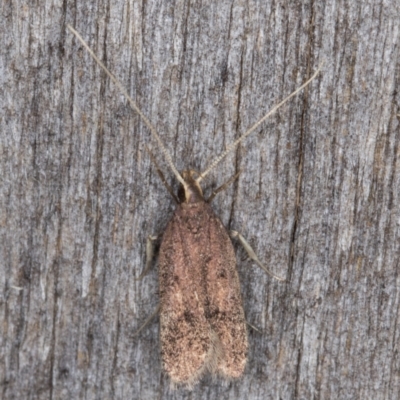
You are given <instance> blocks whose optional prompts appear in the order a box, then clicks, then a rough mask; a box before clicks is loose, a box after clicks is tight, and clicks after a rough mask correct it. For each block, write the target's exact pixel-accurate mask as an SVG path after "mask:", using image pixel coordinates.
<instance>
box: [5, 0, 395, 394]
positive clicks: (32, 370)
mask: <svg viewBox="0 0 400 400" xmlns="http://www.w3.org/2000/svg"><path fill="white" fill-rule="evenodd" d="M75 7H77V8H75ZM0 10H1V17H0V37H1V57H0V80H1V81H0V106H1V108H0V109H1V115H0V124H1V134H0V135H1V136H0V139H1V157H0V166H1V167H0V175H1V185H0V190H1V198H0V200H1V204H0V205H1V209H0V220H1V225H0V229H1V245H0V258H1V271H0V282H1V302H0V315H1V317H0V318H1V338H0V340H1V347H0V381H1V385H2V386H1V395H0V397H2V398H4V399H12V398H16V399H17V398H18V399H28V398H30V399H36V398H38V399H48V398H54V399H77V398H85V399H106V398H115V399H155V398H168V399H195V398H196V399H199V398H201V399H216V398H218V399H234V398H235V399H236V398H237V399H244V398H247V399H267V398H271V399H272V398H273V399H277V398H280V399H310V398H316V399H328V398H340V399H355V398H363V399H394V398H397V396H398V393H399V391H400V358H399V344H398V343H399V335H400V332H399V317H400V295H399V293H400V292H399V286H400V284H399V279H400V278H399V273H398V269H399V253H400V235H399V230H400V199H399V194H400V162H399V155H400V146H399V140H400V132H399V114H400V111H399V103H400V97H399V94H398V93H397V91H396V90H397V88H398V86H399V81H400V66H399V29H400V23H399V21H400V19H399V15H400V13H399V3H398V2H397V1H396V0H393V1H387V2H382V1H363V2H338V1H331V2H326V3H325V2H321V1H316V2H307V1H301V2H300V1H297V2H281V1H278V2H270V1H260V2H231V1H218V2H209V3H208V2H197V1H192V2H161V1H147V2H137V1H133V0H132V1H120V2H101V1H100V2H96V1H90V0H89V1H85V2H78V4H77V3H74V2H72V3H70V2H61V1H57V0H55V1H51V2H50V1H45V0H43V1H41V2H39V5H34V4H30V3H26V4H21V3H20V2H17V1H12V0H10V1H4V2H2V3H1V6H0ZM66 23H70V24H72V25H73V26H75V27H76V29H77V30H78V31H79V32H81V34H82V35H83V36H84V37H85V39H87V40H88V42H89V44H90V45H91V46H92V48H93V49H94V51H95V52H96V53H97V54H98V55H99V56H100V58H101V59H103V60H104V61H105V62H106V64H107V65H108V67H109V68H110V69H111V70H112V71H113V72H114V73H115V74H116V75H117V76H118V77H119V78H120V79H121V81H122V82H123V84H124V85H125V86H126V87H127V89H128V91H129V92H130V93H131V94H132V96H133V98H135V99H136V100H137V102H138V104H139V105H140V107H141V108H142V109H143V111H144V112H145V113H146V115H147V116H148V117H149V118H150V119H151V121H152V122H153V123H154V124H155V125H156V127H157V129H158V131H159V132H160V134H161V136H162V138H163V140H164V141H165V143H166V145H167V147H168V148H169V150H170V151H171V153H172V155H173V158H174V160H175V162H176V164H177V166H178V168H179V169H182V168H186V167H194V168H197V169H200V170H202V169H204V168H206V167H207V165H208V164H209V163H210V161H211V160H212V159H213V157H215V156H216V155H217V154H219V153H220V152H221V151H222V150H223V149H224V146H226V145H227V144H229V143H230V142H232V141H233V140H234V139H235V138H237V137H238V135H240V133H241V132H243V131H244V130H245V129H246V128H248V127H249V126H250V125H251V124H252V123H254V122H255V121H257V119H259V118H260V117H261V116H262V115H263V114H264V113H265V112H266V111H267V110H268V109H269V108H271V107H272V106H273V105H274V104H275V103H276V102H277V101H278V100H279V99H281V98H282V97H284V96H285V95H286V94H288V93H290V92H291V91H292V90H294V89H295V88H296V87H297V86H298V85H299V84H300V83H301V82H302V81H304V80H305V79H306V78H307V76H309V75H310V73H311V72H312V71H313V70H314V69H315V68H316V67H317V65H318V63H319V62H320V61H321V60H322V59H325V60H326V64H325V68H324V71H323V73H322V74H321V76H320V77H319V78H318V79H316V81H314V82H313V83H312V85H311V86H310V87H309V89H308V90H306V91H305V92H303V93H302V94H301V95H299V96H298V97H296V98H295V99H294V100H292V101H291V102H290V104H288V105H286V106H284V107H283V108H282V109H281V110H280V111H279V113H278V114H277V115H276V116H275V117H273V118H271V119H270V120H269V121H268V122H267V123H266V124H265V125H264V126H263V127H262V129H259V130H258V131H257V132H255V133H254V134H253V135H252V136H251V137H250V138H249V139H248V140H247V141H246V143H244V145H243V146H241V147H240V148H239V149H238V150H237V152H235V153H234V154H233V155H231V156H230V157H228V158H227V159H226V160H225V161H224V162H222V163H221V164H220V166H219V167H218V168H217V169H216V171H215V172H214V173H213V174H211V175H210V177H209V179H207V182H206V187H207V188H208V190H211V188H212V187H215V186H217V185H219V184H221V183H222V182H223V181H224V180H226V179H227V178H228V177H230V176H232V175H233V174H234V173H235V172H236V171H238V170H239V169H243V173H242V174H241V176H240V179H239V181H238V182H237V183H236V184H234V185H233V186H232V187H231V188H229V190H227V191H226V192H225V193H222V194H220V195H218V197H217V198H216V199H215V201H214V202H213V204H214V209H215V211H216V212H217V213H218V214H219V215H220V216H221V218H222V220H223V221H224V223H225V224H226V226H228V227H230V228H232V229H237V230H239V231H241V232H242V233H243V234H244V235H245V236H246V237H247V238H248V239H249V240H250V241H251V243H252V245H253V246H254V247H255V249H256V250H257V253H258V255H259V257H260V259H262V260H264V261H265V262H266V264H268V266H269V267H270V268H271V269H272V270H273V271H274V272H275V273H276V274H279V275H283V276H286V277H287V279H288V283H287V284H282V283H279V282H276V281H271V279H270V278H269V277H268V276H266V275H265V274H264V273H263V272H262V271H261V270H260V269H259V268H257V267H255V266H253V264H252V263H251V262H249V260H247V259H246V258H245V257H244V253H243V251H242V250H240V249H238V268H239V272H240V276H241V281H242V291H243V297H244V306H245V311H246V313H247V318H248V320H249V322H250V323H252V324H254V325H256V326H257V327H258V328H259V329H261V330H262V334H259V333H256V332H254V331H250V352H249V362H248V366H247V369H246V373H245V375H244V376H243V378H242V379H241V380H239V381H237V382H231V383H228V384H227V385H226V384H225V385H224V383H223V382H222V380H220V379H216V380H214V381H213V380H212V379H210V378H209V377H208V378H205V379H204V380H202V382H201V383H200V384H199V385H198V386H196V388H195V389H194V391H193V392H192V393H190V392H188V391H186V390H178V391H175V392H173V391H171V390H170V389H169V385H168V380H167V379H166V377H165V376H164V375H163V374H162V371H161V367H160V360H159V353H158V352H159V349H158V339H157V332H158V325H157V323H154V324H152V325H150V326H149V328H148V329H147V330H145V331H144V332H142V333H141V335H140V336H139V337H138V338H136V337H134V332H135V330H136V329H137V328H138V327H139V326H140V324H141V323H142V322H143V321H144V320H145V318H146V317H147V316H148V315H149V314H150V313H151V312H152V311H153V310H154V308H155V307H156V305H157V278H156V271H155V270H154V271H153V272H151V273H150V274H149V275H148V276H147V277H146V278H145V279H144V280H143V281H142V282H137V281H135V277H137V276H138V275H139V274H140V271H141V270H142V268H143V265H144V257H145V256H144V252H145V239H146V236H147V235H149V234H153V233H160V232H162V230H163V228H164V227H165V225H166V223H167V221H168V219H169V218H170V216H171V215H172V211H173V202H172V200H171V198H170V197H169V195H168V193H167V192H166V190H165V188H164V187H163V185H162V184H161V183H160V181H159V178H158V176H157V174H156V172H155V169H154V166H153V165H151V162H150V160H149V156H148V154H147V153H146V151H145V144H149V145H150V146H151V147H152V149H153V151H154V152H155V153H156V154H157V156H158V162H159V163H160V164H161V165H162V166H163V169H164V173H165V174H166V175H167V176H169V177H170V179H171V180H172V174H171V173H170V171H169V169H168V167H167V166H166V164H165V162H164V160H163V159H162V157H161V156H160V153H159V152H157V146H156V144H155V142H154V140H153V139H152V138H151V137H150V135H149V131H148V129H146V127H144V125H143V123H142V122H141V121H140V120H139V118H138V117H137V116H136V115H135V113H134V112H132V111H131V110H130V108H129V107H128V105H127V103H126V101H125V100H124V99H123V98H122V97H121V95H120V94H119V92H118V90H117V89H116V88H115V86H114V85H112V84H111V83H110V81H109V79H108V78H107V77H106V76H105V74H104V73H102V72H101V71H100V70H99V68H98V67H97V66H96V65H95V63H94V62H93V60H91V59H90V57H89V56H88V54H87V53H86V52H85V51H83V50H82V48H81V46H80V45H79V44H78V43H77V41H76V40H75V39H74V38H73V36H72V35H71V34H70V33H69V32H67V31H66V27H65V24H66ZM174 187H176V183H174Z"/></svg>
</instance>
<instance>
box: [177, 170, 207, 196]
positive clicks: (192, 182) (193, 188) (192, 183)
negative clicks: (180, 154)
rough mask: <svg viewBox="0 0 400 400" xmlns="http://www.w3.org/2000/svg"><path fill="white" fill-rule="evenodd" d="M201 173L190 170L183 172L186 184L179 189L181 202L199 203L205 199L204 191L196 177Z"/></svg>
mask: <svg viewBox="0 0 400 400" xmlns="http://www.w3.org/2000/svg"><path fill="white" fill-rule="evenodd" d="M195 175H197V176H198V175H199V174H198V173H197V172H196V171H193V170H192V169H191V170H188V171H183V172H182V178H183V180H184V181H185V183H186V185H185V186H183V185H181V186H180V188H179V190H178V198H179V200H180V202H181V203H199V202H203V201H204V197H203V191H202V190H201V187H200V185H199V183H198V182H197V181H196V179H195V177H194V176H195Z"/></svg>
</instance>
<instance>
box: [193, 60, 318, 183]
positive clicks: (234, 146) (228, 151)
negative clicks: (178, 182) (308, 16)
mask: <svg viewBox="0 0 400 400" xmlns="http://www.w3.org/2000/svg"><path fill="white" fill-rule="evenodd" d="M323 65H324V62H322V63H321V64H320V65H319V67H318V69H317V70H316V71H315V72H314V75H313V76H312V77H311V78H310V79H309V80H308V81H306V82H305V83H303V84H302V85H301V86H300V87H299V88H297V89H296V90H295V91H294V92H293V93H291V94H290V95H289V96H287V97H286V98H285V99H283V100H282V101H281V102H280V103H279V104H277V105H276V106H275V107H274V108H272V109H271V110H270V111H269V112H268V113H267V114H265V115H264V116H263V117H262V118H261V119H260V120H259V121H258V122H256V123H255V124H254V125H253V126H252V127H251V128H250V129H249V130H247V131H246V132H245V133H244V134H243V135H242V136H240V138H239V139H236V140H235V141H234V142H233V143H231V144H230V145H229V146H228V147H227V149H226V150H225V151H224V152H223V153H222V154H221V155H220V156H218V157H217V158H216V159H215V160H214V161H213V162H212V163H211V165H210V166H209V167H208V168H207V169H206V170H205V171H204V172H202V173H201V174H200V176H199V177H198V178H197V179H196V181H197V183H200V181H202V180H203V179H204V178H205V176H206V175H207V174H209V173H210V172H211V171H212V170H213V169H214V168H215V167H216V166H217V165H218V164H219V163H220V162H221V161H222V159H224V158H225V157H226V156H227V155H228V154H229V153H230V152H231V151H232V150H234V149H235V148H236V146H237V145H238V144H239V143H240V142H242V141H243V140H244V139H246V138H247V136H249V135H250V133H252V132H253V131H254V130H255V129H257V128H258V127H259V126H260V125H261V124H262V123H263V122H264V121H265V120H266V119H267V118H268V117H270V116H271V115H272V114H273V113H274V112H276V111H277V110H278V109H279V108H280V107H282V106H283V105H284V104H285V103H286V102H288V101H289V100H290V99H291V98H292V97H293V96H295V95H296V94H297V93H299V92H300V91H301V90H303V89H304V88H305V87H306V86H307V85H308V84H310V83H311V82H312V81H313V80H314V79H315V77H316V76H317V75H318V74H319V73H320V71H321V69H322V67H323Z"/></svg>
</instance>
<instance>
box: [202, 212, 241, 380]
mask: <svg viewBox="0 0 400 400" xmlns="http://www.w3.org/2000/svg"><path fill="white" fill-rule="evenodd" d="M209 214H210V219H209V221H210V222H209V241H210V254H211V255H212V257H211V258H210V260H209V261H208V265H207V271H206V282H207V296H208V304H209V321H210V324H211V326H212V329H213V331H215V333H216V335H217V337H218V349H217V354H218V363H217V368H216V372H218V373H220V374H221V375H223V376H225V377H228V378H237V377H239V376H240V375H241V374H242V373H243V370H244V368H245V365H246V358H247V347H248V342H247V329H246V320H245V315H244V311H243V305H242V296H241V293H240V282H239V275H238V272H237V269H236V255H235V251H234V248H233V245H232V242H231V239H230V237H229V235H228V233H227V231H226V228H225V227H224V226H223V225H222V222H221V220H220V219H219V218H218V217H217V216H216V215H215V214H214V212H213V211H212V209H211V207H209Z"/></svg>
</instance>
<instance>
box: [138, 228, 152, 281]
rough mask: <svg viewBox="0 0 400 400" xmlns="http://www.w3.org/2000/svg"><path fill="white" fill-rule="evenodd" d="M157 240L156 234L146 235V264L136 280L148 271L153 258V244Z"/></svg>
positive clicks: (140, 278)
mask: <svg viewBox="0 0 400 400" xmlns="http://www.w3.org/2000/svg"><path fill="white" fill-rule="evenodd" d="M156 240H157V236H148V237H147V241H146V265H145V267H144V270H143V272H142V273H141V274H140V275H139V277H138V278H136V279H135V280H136V281H140V280H142V279H143V278H144V276H145V275H146V274H147V273H148V272H149V270H150V268H151V265H152V262H153V258H154V250H155V247H156V246H155V245H154V242H155V241H156Z"/></svg>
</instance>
